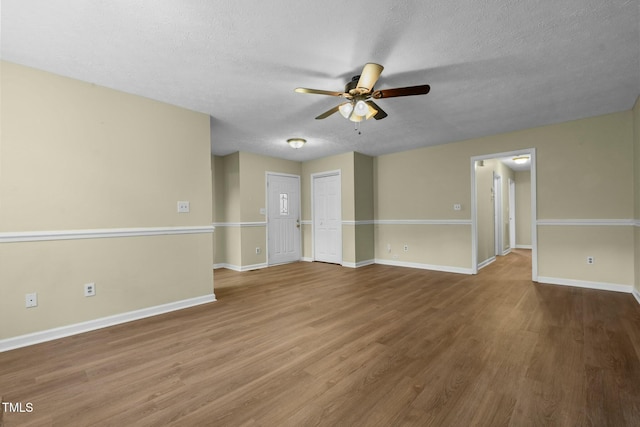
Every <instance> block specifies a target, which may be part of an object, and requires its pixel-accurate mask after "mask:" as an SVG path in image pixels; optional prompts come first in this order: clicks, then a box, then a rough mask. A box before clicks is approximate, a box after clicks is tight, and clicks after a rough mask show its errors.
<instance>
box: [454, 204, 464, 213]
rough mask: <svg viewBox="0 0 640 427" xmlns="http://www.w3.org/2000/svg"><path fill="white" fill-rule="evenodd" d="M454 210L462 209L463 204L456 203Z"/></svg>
mask: <svg viewBox="0 0 640 427" xmlns="http://www.w3.org/2000/svg"><path fill="white" fill-rule="evenodd" d="M453 210H454V211H461V210H462V205H461V204H460V203H456V204H455V205H453Z"/></svg>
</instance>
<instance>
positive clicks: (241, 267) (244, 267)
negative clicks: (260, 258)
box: [213, 262, 268, 271]
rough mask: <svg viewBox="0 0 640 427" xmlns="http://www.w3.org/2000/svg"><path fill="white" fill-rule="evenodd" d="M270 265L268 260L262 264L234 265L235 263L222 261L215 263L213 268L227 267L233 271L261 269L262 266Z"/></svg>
mask: <svg viewBox="0 0 640 427" xmlns="http://www.w3.org/2000/svg"><path fill="white" fill-rule="evenodd" d="M267 267H268V265H267V263H266V262H263V263H260V264H251V265H233V264H226V263H220V264H214V265H213V268H214V269H217V268H226V269H229V270H233V271H251V270H259V269H261V268H267Z"/></svg>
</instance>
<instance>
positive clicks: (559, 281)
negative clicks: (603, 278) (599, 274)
mask: <svg viewBox="0 0 640 427" xmlns="http://www.w3.org/2000/svg"><path fill="white" fill-rule="evenodd" d="M538 283H547V284H550V285H561V286H573V287H576V288H586V289H598V290H601V291H614V292H624V293H627V294H630V293H632V291H633V287H632V286H630V285H620V284H617V283H605V282H590V281H588V280H574V279H563V278H559V277H543V276H538Z"/></svg>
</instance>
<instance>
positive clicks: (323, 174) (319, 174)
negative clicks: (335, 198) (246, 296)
mask: <svg viewBox="0 0 640 427" xmlns="http://www.w3.org/2000/svg"><path fill="white" fill-rule="evenodd" d="M327 176H338V177H339V178H340V187H339V188H338V190H339V191H340V198H339V199H340V222H341V223H342V169H336V170H332V171H324V172H317V173H312V174H311V259H312V260H314V261H315V260H316V228H315V218H314V216H315V215H314V212H315V182H316V178H324V177H327ZM339 236H340V242H339V245H338V249H339V250H340V256H339V258H340V261H341V262H340V263H341V264H342V226H341V227H340V234H339Z"/></svg>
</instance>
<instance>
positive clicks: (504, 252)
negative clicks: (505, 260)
mask: <svg viewBox="0 0 640 427" xmlns="http://www.w3.org/2000/svg"><path fill="white" fill-rule="evenodd" d="M510 253H511V248H507V249H505V250H504V251H502V256H506V255H509V254H510Z"/></svg>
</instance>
